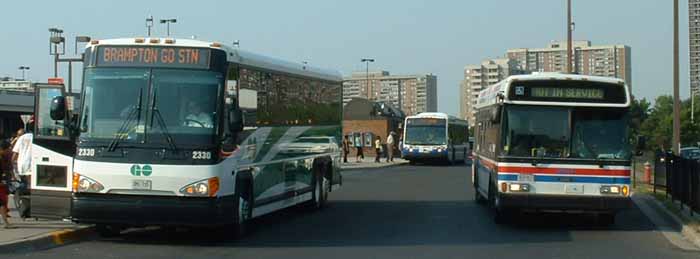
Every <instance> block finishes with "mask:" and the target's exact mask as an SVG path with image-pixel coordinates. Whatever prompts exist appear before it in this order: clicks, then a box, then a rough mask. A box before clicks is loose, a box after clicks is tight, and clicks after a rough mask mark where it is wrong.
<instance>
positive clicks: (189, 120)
mask: <svg viewBox="0 0 700 259" xmlns="http://www.w3.org/2000/svg"><path fill="white" fill-rule="evenodd" d="M190 122H194V123H196V124H199V126H200V127H201V128H206V126H204V123H201V122H199V121H196V120H192V119H185V125H189V124H190Z"/></svg>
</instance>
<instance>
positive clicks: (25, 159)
mask: <svg viewBox="0 0 700 259" xmlns="http://www.w3.org/2000/svg"><path fill="white" fill-rule="evenodd" d="M33 138H34V135H33V134H32V133H31V131H28V132H27V133H24V135H22V136H20V137H18V138H17V142H15V145H14V146H13V147H12V153H13V154H12V161H13V162H14V164H15V165H16V166H15V168H16V172H17V174H18V175H19V177H20V179H22V181H23V182H24V183H25V184H27V186H30V184H31V182H30V181H31V178H30V176H31V173H32V166H31V165H32V140H33Z"/></svg>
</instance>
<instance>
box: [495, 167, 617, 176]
mask: <svg viewBox="0 0 700 259" xmlns="http://www.w3.org/2000/svg"><path fill="white" fill-rule="evenodd" d="M498 172H500V173H520V174H571V175H603V176H630V170H629V169H622V170H619V169H584V168H536V167H515V166H501V167H499V168H498Z"/></svg>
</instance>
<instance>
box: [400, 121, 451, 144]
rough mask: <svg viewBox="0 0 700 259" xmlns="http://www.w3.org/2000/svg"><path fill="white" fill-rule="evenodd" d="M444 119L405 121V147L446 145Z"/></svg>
mask: <svg viewBox="0 0 700 259" xmlns="http://www.w3.org/2000/svg"><path fill="white" fill-rule="evenodd" d="M445 124H446V121H445V119H432V118H416V119H408V120H407V121H406V136H405V137H404V138H405V139H404V144H406V145H447V134H446V133H445Z"/></svg>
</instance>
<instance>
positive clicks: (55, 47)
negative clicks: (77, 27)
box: [49, 28, 90, 93]
mask: <svg viewBox="0 0 700 259" xmlns="http://www.w3.org/2000/svg"><path fill="white" fill-rule="evenodd" d="M49 32H50V33H51V37H50V38H49V54H50V55H53V56H54V75H53V76H54V77H58V63H60V62H65V63H68V92H69V93H72V92H73V62H83V55H82V54H81V55H80V56H78V57H73V58H61V57H60V56H61V55H63V54H65V53H66V44H65V43H66V38H65V37H63V30H62V29H59V28H49ZM78 42H90V37H88V36H76V37H75V54H76V55H77V54H78ZM59 46H60V48H59Z"/></svg>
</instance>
